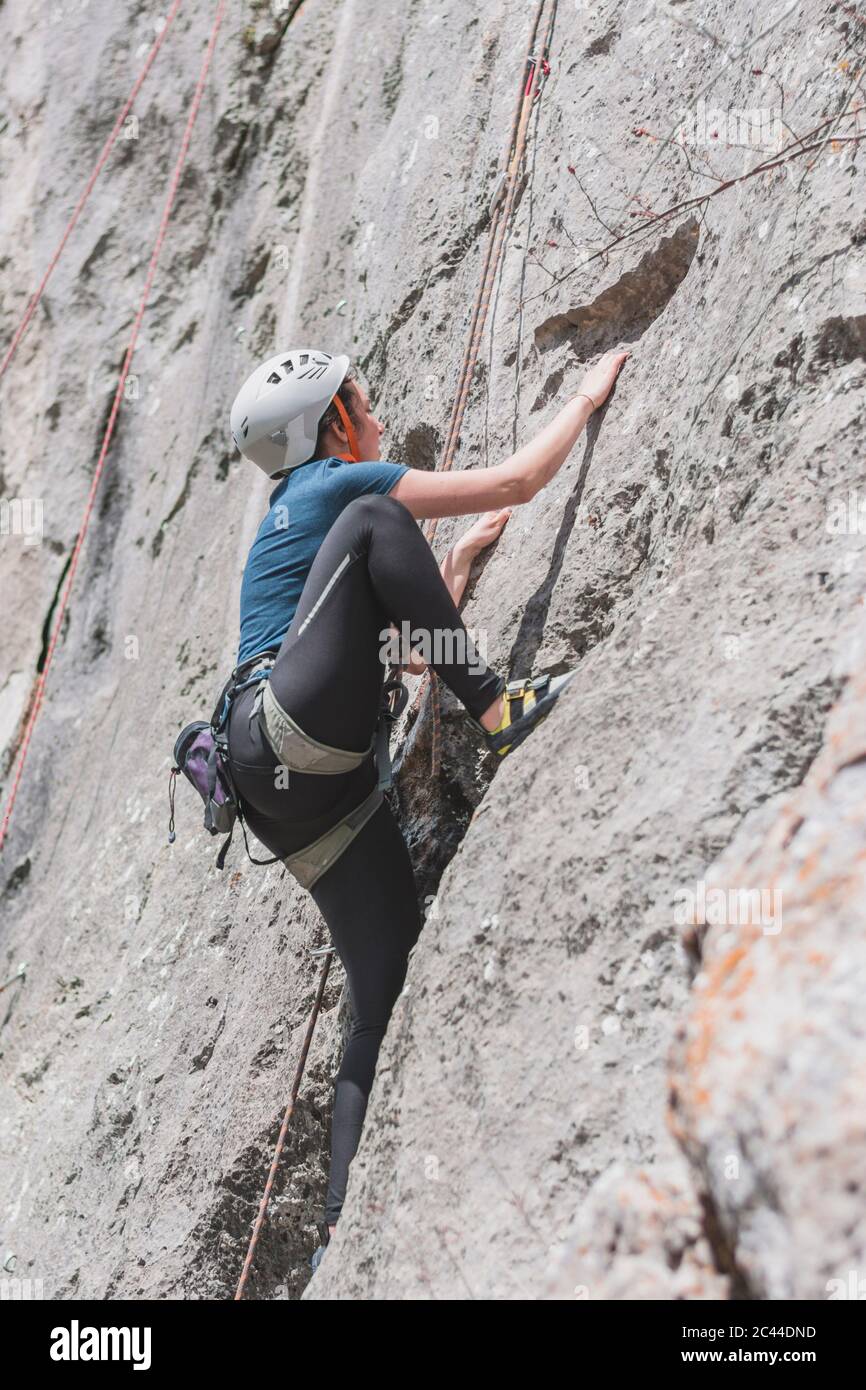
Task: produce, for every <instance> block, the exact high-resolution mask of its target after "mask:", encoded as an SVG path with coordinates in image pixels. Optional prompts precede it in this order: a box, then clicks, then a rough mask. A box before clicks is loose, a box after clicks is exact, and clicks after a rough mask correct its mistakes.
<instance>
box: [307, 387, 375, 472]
mask: <svg viewBox="0 0 866 1390" xmlns="http://www.w3.org/2000/svg"><path fill="white" fill-rule="evenodd" d="M336 395H338V396H339V397H340V400H341V401H342V403H343V405H344V406H345V407H346V410H347V412H348V415H349V419H350V420H351V421H352V424H353V425H357V426H358V428H359V429H360V427H361V425H362V423H363V421H362V419H361V402H360V397H359V395H358V392H357V391H356V389H355V374H354V372H353V371H352V368H351V367H350V368H349V370H348V371H347V372H346V375H345V376H344V377H343V380H342V382H341V383H340V387H339V389H338V391H337V392H336ZM339 424H342V420H341V418H340V412H339V411H338V409H337V407H336V406H335V405H334V402H333V401H331V402H330V404H329V405H328V407H327V409H326V410H325V413H324V415H323V416H322V418H321V420H320V421H319V432H318V434H317V435H316V449H315V453H314V454H313V458H314V459H319V458H321V457H322V454H323V450H324V444H323V440H324V438H325V435H326V434H327V432H328V430H329V429H330V428H331V426H332V425H339Z"/></svg>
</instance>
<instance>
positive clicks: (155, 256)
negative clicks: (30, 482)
mask: <svg viewBox="0 0 866 1390" xmlns="http://www.w3.org/2000/svg"><path fill="white" fill-rule="evenodd" d="M224 12H225V0H220V3H219V5H218V6H217V11H216V15H215V17H214V22H213V27H212V29H211V33H210V39H209V41H208V45H207V48H206V50H205V54H204V58H203V59H202V64H201V69H200V72H199V77H198V81H197V83H196V88H195V92H194V93H193V97H192V101H191V102H190V107H189V114H188V116H187V122H186V126H185V128H184V132H183V137H182V139H181V143H180V149H179V151H178V156H177V160H176V161H175V166H174V169H173V171H172V175H171V179H170V181H169V188H168V193H167V195H166V200H165V205H164V207H163V211H162V217H161V219H160V223H159V230H158V232H157V236H156V241H155V242H154V246H153V250H152V252H151V256H150V262H149V264H148V268H147V276H146V278H145V283H144V291H143V293H142V296H141V300H140V303H139V306H138V310H137V312H136V315H135V320H134V322H133V325H132V332H131V334H130V338H129V344H128V346H127V349H126V355H125V356H124V359H123V366H122V367H121V369H120V376H119V377H118V381H117V389H116V390H115V393H114V400H113V401H112V405H111V412H110V414H109V417H108V423H107V424H106V426H105V432H104V434H103V437H102V445H101V447H100V450H99V457H98V458H97V460H96V467H95V468H94V470H93V478H92V479H91V483H90V491H89V493H88V495H87V502H86V503H85V507H84V515H83V518H82V521H81V525H80V527H79V530H78V535H77V536H76V539H75V545H74V546H73V549H72V555H71V558H70V561H69V568H68V570H67V573H66V582H65V584H64V586H63V592H62V593H61V595H60V598H59V600H58V603H57V610H56V613H57V616H56V618H55V620H54V627H53V630H52V633H51V640H50V642H49V644H48V650H47V652H46V654H45V660H44V662H43V665H42V670H41V672H40V675H39V679H38V681H37V682H36V687H35V690H34V694H33V700H32V703H31V706H30V714H29V716H28V719H27V723H26V726H25V729H24V735H23V738H22V740H21V750H20V752H19V754H18V767H17V769H16V772H15V778H14V780H13V782H12V787H11V790H10V792H9V796H8V799H7V802H6V809H5V812H4V815H3V823H2V825H0V848H2V846H3V843H4V841H5V839H6V834H7V831H8V829H9V822H10V820H11V819H12V811H13V808H14V806H15V799H16V797H17V795H18V788H19V786H20V785H21V776H22V773H23V771H24V765H25V763H26V761H27V752H28V749H29V747H30V740H31V738H32V737H33V730H34V728H35V725H36V720H37V718H38V717H39V711H40V710H41V708H42V701H43V697H44V694H45V685H46V682H47V680H48V674H49V671H50V670H51V664H52V661H53V660H54V653H55V651H56V649H57V644H58V642H59V640H60V635H61V633H62V631H63V628H64V623H65V619H66V610H67V607H68V604H69V596H70V594H71V592H72V585H73V582H74V580H75V572H76V570H77V568H78V561H79V559H80V557H81V552H82V550H83V548H84V542H85V539H86V536H87V530H88V526H89V525H90V517H91V514H92V512H93V506H94V502H95V500H96V493H97V491H98V488H99V483H100V479H101V478H102V474H103V471H104V468H105V461H106V458H107V455H108V449H109V445H110V444H111V440H112V436H113V434H114V427H115V424H116V422H117V415H118V412H119V410H120V403H121V401H122V400H123V398H124V392H125V389H126V381H127V377H128V376H129V369H130V367H131V365H132V358H133V354H134V352H135V348H136V344H137V342H138V336H139V332H140V329H141V324H142V320H143V318H144V314H145V310H146V308H147V301H148V299H149V298H150V293H151V290H152V288H153V282H154V278H155V276H156V267H157V264H158V262H159V257H160V252H161V251H162V246H163V242H164V241H165V237H166V233H167V231H168V223H169V218H170V217H171V213H172V209H173V207H174V202H175V198H176V196H177V190H178V187H179V185H180V179H181V175H182V173H183V170H184V165H185V164H186V157H187V152H188V150H189V144H190V140H191V138H192V132H193V127H194V126H195V122H196V117H197V116H198V112H199V107H200V106H201V102H202V97H203V95H204V88H205V82H206V81H207V75H208V72H209V70H210V65H211V60H212V58H213V53H214V48H215V47H216V41H217V36H218V34H219V30H220V26H221V24H222V20H223V14H224Z"/></svg>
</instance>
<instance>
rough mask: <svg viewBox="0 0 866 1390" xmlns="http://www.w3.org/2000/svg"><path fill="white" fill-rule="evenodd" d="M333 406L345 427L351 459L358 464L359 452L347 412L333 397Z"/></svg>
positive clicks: (340, 402) (336, 398) (353, 428)
mask: <svg viewBox="0 0 866 1390" xmlns="http://www.w3.org/2000/svg"><path fill="white" fill-rule="evenodd" d="M334 405H335V406H336V407H337V410H338V411H339V413H340V419H341V420H342V422H343V425H344V427H345V430H346V435H347V437H348V440H349V449H350V451H351V455H352V459H353V461H354V462H355V463H360V462H361V451H360V449H359V448H358V437H357V435H356V434H355V427H354V425H353V424H352V421H351V420H350V418H349V412H348V410H347V409H346V407H345V406H344V405H343V402H342V401H341V400H340V397H339V396H335V397H334Z"/></svg>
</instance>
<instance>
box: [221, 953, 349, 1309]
mask: <svg viewBox="0 0 866 1390" xmlns="http://www.w3.org/2000/svg"><path fill="white" fill-rule="evenodd" d="M334 955H335V948H334V947H333V946H317V947H315V948H314V949H311V950H310V957H311V958H312V959H313V960H317V959H320V960H321V962H322V968H321V970H320V971H319V984H318V988H317V990H316V998H315V1001H314V1003H313V1008H312V1012H311V1013H310V1020H309V1022H308V1024H307V1031H306V1033H305V1035H304V1044H303V1047H302V1048H301V1055H300V1057H299V1059H298V1065H297V1067H296V1068H295V1079H294V1081H293V1082H292V1093H291V1095H290V1097H289V1103H288V1105H287V1106H286V1111H285V1114H284V1115H283V1123H282V1125H281V1126H280V1133H279V1136H278V1138H277V1146H276V1148H275V1150H274V1156H273V1159H272V1160H271V1168H270V1172H269V1173H268V1180H267V1182H266V1183H265V1190H264V1193H263V1194H262V1200H261V1202H260V1203H259V1210H258V1215H257V1216H256V1220H255V1225H254V1226H253V1232H252V1235H251V1236H250V1243H249V1248H248V1249H247V1255H246V1259H245V1260H244V1267H243V1270H242V1271H241V1277H240V1279H239V1280H238V1286H237V1289H236V1290H235V1299H234V1301H235V1302H237V1301H238V1300H239V1299H242V1298H243V1296H244V1289H245V1288H246V1285H247V1280H248V1279H249V1275H250V1270H251V1269H252V1265H253V1257H254V1255H255V1253H256V1246H257V1245H258V1240H259V1235H260V1233H261V1229H262V1226H263V1225H264V1221H265V1216H266V1215H267V1210H268V1203H269V1202H270V1200H271V1191H272V1189H273V1186H274V1179H275V1178H276V1176H277V1169H278V1168H279V1165H280V1155H281V1154H282V1152H283V1146H284V1144H285V1142H286V1134H287V1132H288V1128H289V1120H290V1119H291V1118H292V1115H293V1113H294V1109H295V1104H296V1102H297V1099H298V1091H299V1090H300V1088H301V1078H302V1077H303V1075H304V1067H305V1065H306V1062H307V1053H308V1052H309V1050H310V1043H311V1042H312V1040H313V1032H314V1030H315V1027H316V1020H317V1018H318V1017H319V1012H320V1010H321V1007H322V999H323V997H324V993H325V985H326V983H327V980H328V971H329V970H330V968H331V961H332V960H333V958H334Z"/></svg>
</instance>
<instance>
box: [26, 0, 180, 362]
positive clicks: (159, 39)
mask: <svg viewBox="0 0 866 1390" xmlns="http://www.w3.org/2000/svg"><path fill="white" fill-rule="evenodd" d="M180 6H181V0H174V4H173V5H172V7H171V9H170V11H169V13H168V16H167V17H166V20H165V23H164V24H163V26H162V28H161V29H160V31H159V33H158V34H157V36H156V39H155V40H154V42H153V44H152V45H151V48H150V52H149V53H148V55H147V57H146V58H145V60H144V66H143V67H142V69H141V72H140V73H139V74H138V77H137V78H136V79H135V82H134V83H133V86H132V91H131V92H130V93H129V96H128V97H127V98H126V102H125V104H124V106H123V108H122V110H121V112H120V115H119V116H118V118H117V120H116V121H115V122H114V125H113V126H112V128H111V133H110V134H109V136H108V139H107V140H106V142H105V144H104V145H103V147H102V153H101V154H100V156H99V158H98V159H97V161H96V163H95V165H94V166H93V171H92V173H91V175H90V178H89V179H88V180H87V183H86V184H85V185H84V192H83V193H82V194H81V197H80V198H79V199H78V202H77V203H76V204H75V207H74V209H73V212H72V216H71V217H70V219H69V221H68V222H67V224H66V229H65V231H64V233H63V235H62V237H61V238H60V240H59V242H58V243H57V246H56V248H55V250H54V254H53V256H52V257H51V260H50V261H49V262H48V266H47V269H46V271H45V274H44V275H43V276H42V279H41V280H40V282H39V284H38V286H37V288H36V290H35V291H34V293H33V295H32V296H31V298H30V302H29V304H28V305H27V308H26V309H25V311H24V316H23V318H22V319H21V322H20V323H19V325H18V327H17V328H16V330H15V333H14V334H13V337H12V341H11V343H10V344H9V347H8V349H7V351H6V356H5V357H4V358H3V361H2V363H0V377H2V376H3V375H4V373H5V371H6V368H7V367H8V366H9V363H10V362H11V361H12V358H13V357H14V356H15V353H16V351H17V349H18V344H19V343H20V342H21V339H22V338H23V337H24V334H25V333H26V332H27V325H28V324H29V323H30V320H31V319H32V317H33V315H34V313H35V312H36V307H37V305H38V304H39V301H40V299H41V298H42V295H43V292H44V290H45V286H46V285H47V284H48V281H49V279H50V278H51V275H52V272H53V270H54V267H55V266H56V265H57V262H58V261H59V260H60V256H61V254H62V252H63V248H64V246H65V245H66V243H67V241H68V240H69V237H70V235H71V233H72V229H73V227H74V226H75V224H76V222H77V221H78V218H79V216H80V215H81V211H82V209H83V207H84V204H85V203H86V202H87V200H88V198H89V197H90V195H91V193H92V192H93V186H94V184H95V183H96V180H97V179H98V178H99V175H100V174H101V173H102V170H103V168H104V166H105V163H106V160H107V159H108V156H109V155H110V154H111V151H112V150H113V149H114V145H115V141H116V140H117V137H118V135H119V134H120V128H121V126H122V125H123V122H124V121H125V120H126V118H127V116H128V115H129V113H130V111H131V109H132V105H133V102H134V101H135V98H136V97H137V96H138V94H139V92H140V91H141V87H142V84H143V82H144V79H145V78H146V77H147V74H148V73H149V72H150V69H151V67H152V66H153V60H154V58H155V57H156V55H157V53H158V52H159V50H160V48H161V47H162V45H163V41H164V39H165V36H166V34H167V33H168V31H169V29H170V28H171V25H172V21H173V20H174V17H175V15H176V14H177V12H178V10H179V9H180Z"/></svg>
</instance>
